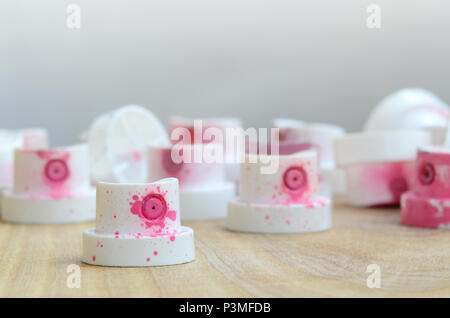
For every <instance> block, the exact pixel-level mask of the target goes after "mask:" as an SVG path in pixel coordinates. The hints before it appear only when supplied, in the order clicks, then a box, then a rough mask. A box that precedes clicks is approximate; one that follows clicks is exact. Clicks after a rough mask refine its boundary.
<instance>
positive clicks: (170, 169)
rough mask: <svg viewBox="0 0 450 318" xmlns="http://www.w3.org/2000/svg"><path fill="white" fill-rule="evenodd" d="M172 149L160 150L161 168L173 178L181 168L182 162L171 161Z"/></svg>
mask: <svg viewBox="0 0 450 318" xmlns="http://www.w3.org/2000/svg"><path fill="white" fill-rule="evenodd" d="M171 150H172V149H171V148H169V149H163V150H162V158H161V162H162V166H163V168H164V170H165V171H166V172H167V173H168V174H169V175H170V176H174V175H176V174H178V172H180V171H181V169H182V168H183V162H174V161H173V159H172V151H171Z"/></svg>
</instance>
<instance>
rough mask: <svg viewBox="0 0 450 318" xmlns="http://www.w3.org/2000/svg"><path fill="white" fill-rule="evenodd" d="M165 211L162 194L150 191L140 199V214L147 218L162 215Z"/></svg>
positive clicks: (165, 206)
mask: <svg viewBox="0 0 450 318" xmlns="http://www.w3.org/2000/svg"><path fill="white" fill-rule="evenodd" d="M166 211H167V203H166V200H165V199H164V198H163V196H162V195H160V194H157V193H151V194H149V195H147V196H146V197H145V198H144V200H143V201H142V215H143V216H144V217H145V218H146V219H148V220H155V219H158V218H161V217H163V216H164V215H165V214H166Z"/></svg>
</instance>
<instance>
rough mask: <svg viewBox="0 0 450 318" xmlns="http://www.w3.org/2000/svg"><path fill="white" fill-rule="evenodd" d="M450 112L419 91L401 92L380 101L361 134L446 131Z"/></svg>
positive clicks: (438, 100) (426, 92) (405, 90)
mask: <svg viewBox="0 0 450 318" xmlns="http://www.w3.org/2000/svg"><path fill="white" fill-rule="evenodd" d="M449 119H450V108H449V106H448V105H447V104H446V103H445V102H443V101H442V100H441V99H440V98H439V97H437V96H436V95H434V94H433V93H431V92H430V91H427V90H425V89H421V88H405V89H402V90H399V91H397V92H395V93H393V94H391V95H389V96H387V97H386V98H384V99H383V100H382V101H381V102H380V103H379V104H378V105H377V106H376V107H375V108H374V109H373V110H372V112H371V113H370V115H369V118H368V120H367V122H366V124H365V126H364V128H365V130H368V131H372V130H385V129H417V128H431V127H446V126H447V125H448V122H449Z"/></svg>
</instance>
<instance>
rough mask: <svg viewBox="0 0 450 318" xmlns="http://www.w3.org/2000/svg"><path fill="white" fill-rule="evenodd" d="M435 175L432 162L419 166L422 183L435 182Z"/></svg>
mask: <svg viewBox="0 0 450 318" xmlns="http://www.w3.org/2000/svg"><path fill="white" fill-rule="evenodd" d="M434 177H435V171H434V166H433V165H432V164H431V163H428V162H426V163H423V164H422V165H421V166H420V168H419V180H420V182H421V183H422V184H424V185H428V184H431V183H433V181H434Z"/></svg>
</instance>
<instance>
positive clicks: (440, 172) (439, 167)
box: [414, 147, 450, 198]
mask: <svg viewBox="0 0 450 318" xmlns="http://www.w3.org/2000/svg"><path fill="white" fill-rule="evenodd" d="M415 175H416V176H415V177H416V182H415V186H414V190H415V191H416V192H417V193H418V194H420V195H422V196H426V197H438V198H441V197H442V198H447V197H448V198H450V151H447V150H446V149H443V148H438V147H428V148H424V149H421V150H420V151H419V152H418V155H417V161H416V174H415Z"/></svg>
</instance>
